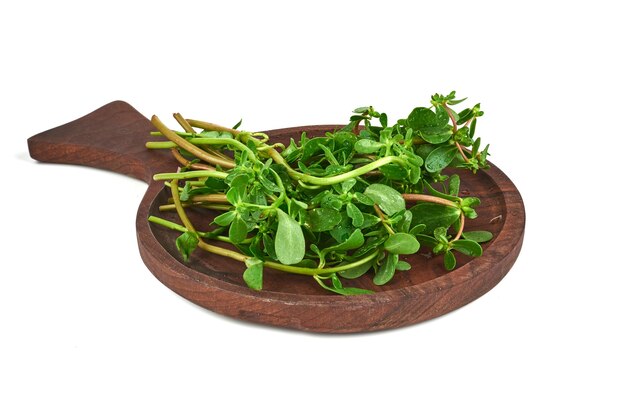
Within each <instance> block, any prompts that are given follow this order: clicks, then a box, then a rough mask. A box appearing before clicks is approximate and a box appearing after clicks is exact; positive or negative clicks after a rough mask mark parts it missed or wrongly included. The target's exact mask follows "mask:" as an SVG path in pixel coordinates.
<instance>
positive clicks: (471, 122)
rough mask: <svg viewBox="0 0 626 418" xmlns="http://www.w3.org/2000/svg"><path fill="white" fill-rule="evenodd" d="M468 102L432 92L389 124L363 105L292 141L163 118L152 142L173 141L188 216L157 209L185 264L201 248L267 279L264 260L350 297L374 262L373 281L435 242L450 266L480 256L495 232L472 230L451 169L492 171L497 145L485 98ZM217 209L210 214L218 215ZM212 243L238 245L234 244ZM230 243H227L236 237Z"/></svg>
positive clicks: (180, 205) (258, 279)
mask: <svg viewBox="0 0 626 418" xmlns="http://www.w3.org/2000/svg"><path fill="white" fill-rule="evenodd" d="M464 100H465V99H460V100H458V99H456V98H455V92H452V93H450V94H448V95H445V96H444V95H440V94H435V95H433V96H432V97H431V101H430V104H431V106H430V107H428V108H427V107H416V108H415V109H413V110H412V111H411V113H410V114H409V115H408V117H407V118H405V119H400V120H398V121H397V122H396V123H395V124H393V125H389V123H388V117H387V115H386V114H385V113H379V112H377V111H375V110H374V109H373V108H372V107H361V108H358V109H356V110H354V114H353V115H352V116H351V117H350V121H349V123H348V124H347V125H346V126H345V127H343V128H342V129H338V130H337V131H334V132H327V133H326V134H325V135H324V136H319V137H312V138H310V137H308V136H307V134H306V132H305V133H303V134H302V136H301V138H299V140H298V141H296V140H294V139H293V138H292V139H291V140H290V143H289V144H288V145H283V144H280V143H272V142H271V139H270V138H269V137H268V136H267V135H266V134H264V133H256V132H246V131H241V130H238V127H239V123H238V124H237V125H236V126H235V127H234V128H226V127H223V126H219V125H215V124H212V123H207V122H202V121H198V120H192V119H185V118H183V117H182V116H181V115H180V114H175V115H174V118H175V119H176V120H177V121H178V123H179V124H180V125H181V127H182V131H173V130H170V129H169V128H168V127H166V126H165V125H164V124H163V123H162V122H161V121H160V120H159V118H157V117H156V116H154V117H153V118H152V123H153V124H154V126H155V127H156V128H157V129H158V132H154V133H153V135H155V136H162V137H164V139H165V140H163V141H154V142H148V143H147V144H146V146H147V147H148V148H151V149H170V150H171V152H172V154H173V156H174V157H175V158H176V159H177V160H178V162H179V163H180V169H179V170H178V172H176V173H161V174H157V175H155V176H154V178H155V180H164V181H165V184H166V185H167V186H168V187H169V188H170V190H171V195H172V197H171V203H169V204H167V205H163V206H161V208H160V209H161V210H164V211H165V210H174V211H176V212H177V214H178V216H179V218H180V222H181V223H180V224H179V223H174V222H171V221H168V220H166V219H163V218H160V217H156V216H151V217H150V218H149V220H150V221H151V222H154V223H155V224H159V225H161V226H164V227H167V228H170V229H173V230H176V231H179V232H180V233H181V235H180V236H179V237H178V238H177V239H176V246H177V248H178V250H179V251H180V253H181V255H182V257H183V259H184V260H185V261H188V260H189V257H190V255H191V253H192V252H193V251H194V250H195V249H196V248H200V249H203V250H206V251H208V252H210V253H213V254H217V255H220V256H225V257H230V258H232V259H235V260H238V261H240V262H243V263H245V265H246V267H247V268H246V270H245V272H244V274H243V279H244V281H245V283H246V284H247V285H248V286H249V287H250V288H252V289H255V290H260V289H262V287H263V269H264V268H271V269H276V270H280V271H284V272H288V273H296V274H303V275H308V276H311V277H312V278H313V279H314V280H315V281H316V282H317V283H318V284H319V285H320V286H321V287H322V288H324V289H327V290H329V291H331V292H335V293H339V294H342V295H355V294H365V293H371V291H370V290H367V289H362V288H357V287H352V286H347V285H346V284H348V282H349V281H350V279H354V278H357V277H360V276H362V275H364V274H366V273H367V272H369V271H370V270H373V272H374V275H373V282H374V283H375V284H376V285H384V284H385V283H388V282H389V281H390V280H391V279H392V278H393V276H394V274H395V272H396V271H399V270H408V269H410V268H411V265H410V264H409V263H407V262H406V261H403V260H400V258H399V256H400V255H407V254H415V253H416V252H418V251H419V249H420V247H421V246H427V247H429V248H430V249H431V251H432V252H433V253H434V254H436V255H442V258H443V263H444V266H445V268H446V269H448V270H452V269H454V268H455V266H456V257H455V255H454V254H455V252H459V253H462V254H466V255H469V256H473V257H476V256H480V255H481V254H482V247H481V245H480V243H482V242H486V241H488V240H490V239H491V234H490V233H489V232H487V231H467V230H466V228H465V219H466V218H468V219H473V218H475V217H476V216H477V213H476V210H475V208H476V206H477V205H478V204H479V203H480V201H479V199H478V198H475V197H464V198H462V197H459V189H460V178H459V176H458V175H456V174H453V175H446V174H444V173H443V172H442V171H443V170H444V169H445V168H447V167H462V168H467V169H469V170H471V171H472V172H474V173H475V172H476V171H477V170H479V169H484V168H488V164H487V156H488V148H489V146H486V147H485V148H484V149H482V150H481V149H480V147H481V140H480V138H475V131H476V120H477V119H478V118H479V117H480V116H482V115H483V112H482V111H481V110H480V105H479V104H477V105H475V106H473V107H470V108H466V109H463V110H461V111H459V112H456V111H455V110H454V109H453V107H454V106H456V105H458V104H460V103H461V102H463V101H464ZM189 208H194V209H205V210H207V217H209V219H213V216H215V217H214V219H213V220H212V223H211V225H212V229H211V230H209V231H198V230H196V228H195V227H194V225H193V224H192V222H191V221H190V219H189V217H188V216H187V212H186V211H187V210H188V209H189ZM209 211H210V212H209ZM211 242H214V243H215V242H222V243H227V244H229V245H230V248H225V247H224V246H223V245H222V246H218V245H214V243H213V244H211ZM227 246H228V245H227Z"/></svg>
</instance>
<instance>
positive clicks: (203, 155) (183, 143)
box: [152, 115, 235, 168]
mask: <svg viewBox="0 0 626 418" xmlns="http://www.w3.org/2000/svg"><path fill="white" fill-rule="evenodd" d="M152 124H153V125H154V126H155V127H156V128H157V129H158V130H159V131H160V132H161V133H163V135H165V137H166V138H167V139H169V140H170V141H172V142H174V143H175V144H176V145H178V146H179V147H180V148H182V149H184V150H185V151H187V152H190V153H191V154H193V155H195V156H196V157H198V158H200V159H201V160H203V161H206V162H208V163H211V164H214V165H219V166H221V167H224V168H233V167H235V163H233V162H232V161H227V160H223V159H221V158H217V157H215V156H214V155H211V154H209V153H208V152H206V151H204V150H203V149H201V148H198V147H197V146H195V145H194V144H192V143H191V142H189V141H188V140H186V139H184V138H181V137H180V136H178V135H177V134H176V132H174V131H172V130H171V129H169V128H168V127H167V126H165V124H164V123H163V122H161V120H160V119H159V118H158V117H157V116H156V115H155V116H152Z"/></svg>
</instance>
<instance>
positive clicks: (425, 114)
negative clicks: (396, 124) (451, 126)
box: [406, 107, 450, 131]
mask: <svg viewBox="0 0 626 418" xmlns="http://www.w3.org/2000/svg"><path fill="white" fill-rule="evenodd" d="M449 120H450V117H449V116H448V114H447V113H446V111H445V110H444V111H443V112H441V111H439V109H437V113H435V112H433V111H432V110H430V109H428V108H426V107H416V108H415V109H413V111H412V112H411V113H410V114H409V116H408V117H407V118H406V123H407V125H408V127H409V128H412V129H413V131H419V130H422V129H423V128H442V127H444V126H446V125H447V124H448V121H449Z"/></svg>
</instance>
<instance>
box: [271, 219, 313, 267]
mask: <svg viewBox="0 0 626 418" xmlns="http://www.w3.org/2000/svg"><path fill="white" fill-rule="evenodd" d="M276 214H277V217H278V229H277V230H276V240H275V243H274V246H275V247H274V248H275V250H276V258H278V261H280V262H281V263H283V264H286V265H291V264H296V263H299V262H300V261H302V259H303V258H304V252H305V250H306V244H305V241H304V234H303V233H302V228H301V227H300V224H299V223H298V222H297V221H296V220H295V219H293V218H292V217H290V216H289V215H287V214H286V213H285V212H283V211H282V210H280V209H276Z"/></svg>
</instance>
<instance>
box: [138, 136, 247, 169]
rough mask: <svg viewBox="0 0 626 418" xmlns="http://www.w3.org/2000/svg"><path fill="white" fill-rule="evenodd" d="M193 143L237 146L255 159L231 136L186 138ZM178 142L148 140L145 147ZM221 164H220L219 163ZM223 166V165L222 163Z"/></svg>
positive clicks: (167, 147) (171, 144)
mask: <svg viewBox="0 0 626 418" xmlns="http://www.w3.org/2000/svg"><path fill="white" fill-rule="evenodd" d="M186 141H187V142H188V143H191V144H193V145H230V146H232V147H234V148H238V149H240V150H241V151H244V152H246V153H247V154H248V156H249V157H250V159H251V160H252V161H256V160H257V158H256V154H255V153H254V151H252V150H251V149H250V148H248V147H246V146H245V145H244V144H242V143H241V142H239V141H237V140H235V139H231V138H189V139H187V140H186ZM177 147H179V144H177V143H175V142H172V141H156V142H155V141H150V142H146V148H150V149H169V148H177ZM220 165H222V164H220ZM222 166H223V165H222Z"/></svg>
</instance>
